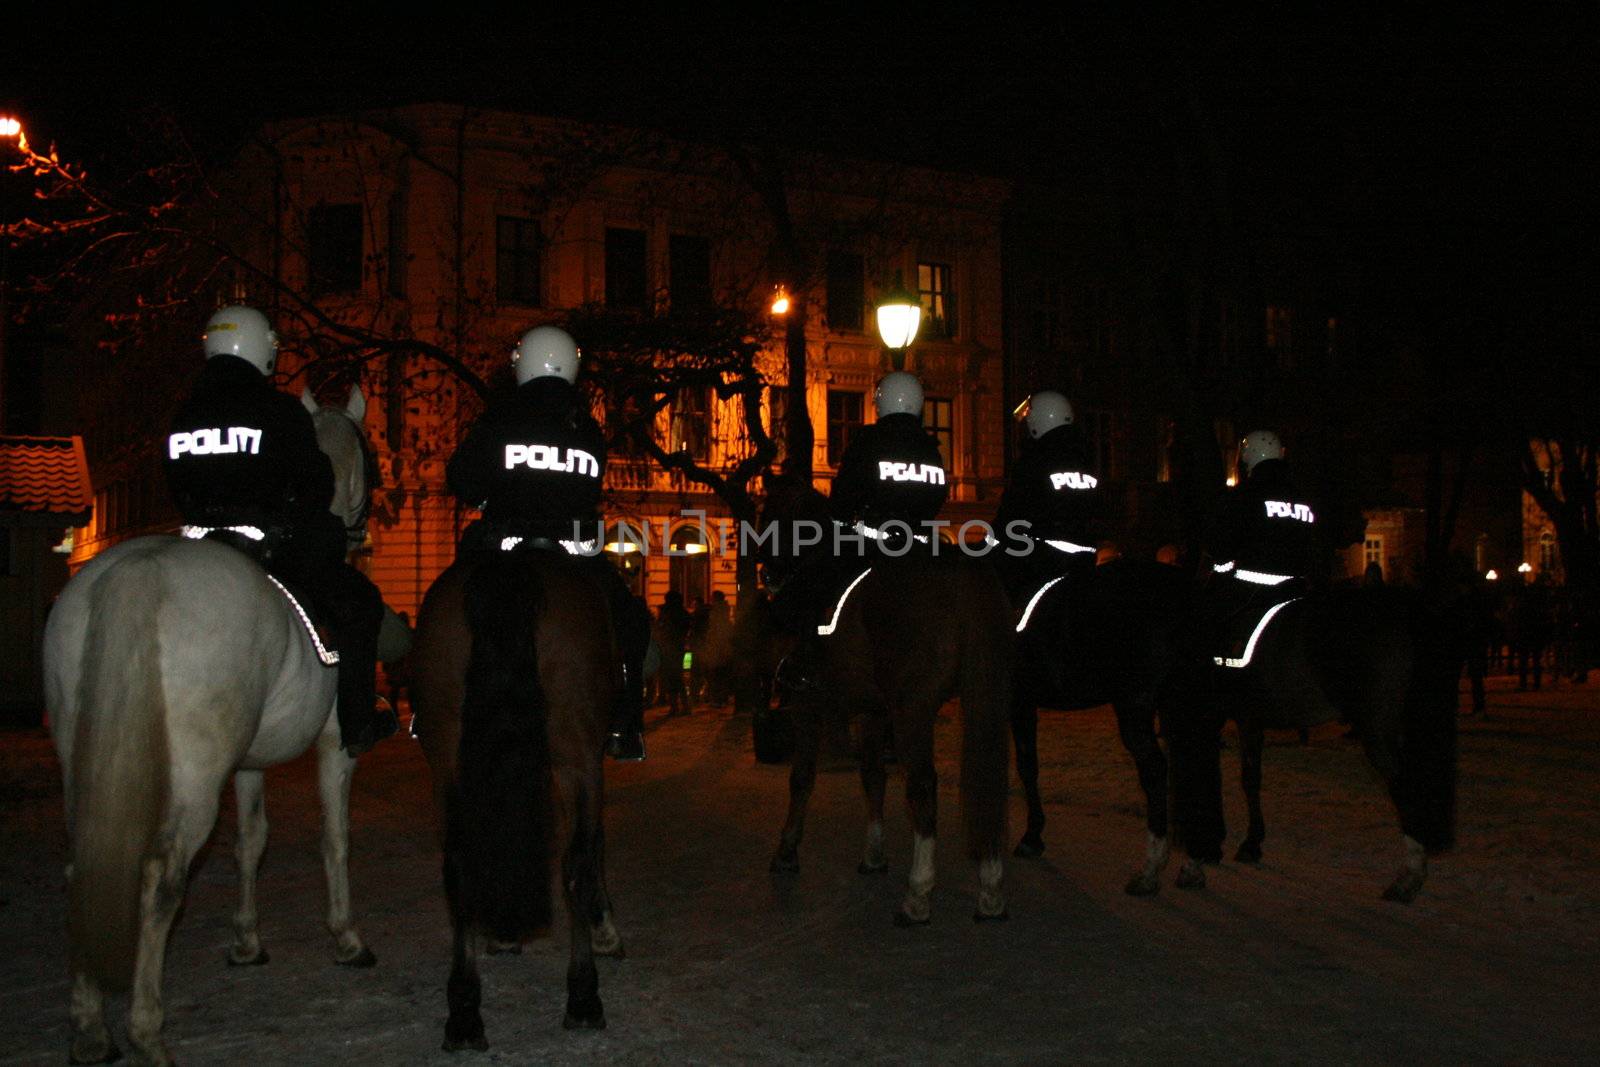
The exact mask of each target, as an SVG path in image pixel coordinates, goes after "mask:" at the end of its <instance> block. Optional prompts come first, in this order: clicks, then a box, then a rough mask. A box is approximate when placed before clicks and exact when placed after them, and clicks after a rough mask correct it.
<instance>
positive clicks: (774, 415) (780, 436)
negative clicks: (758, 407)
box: [767, 385, 789, 466]
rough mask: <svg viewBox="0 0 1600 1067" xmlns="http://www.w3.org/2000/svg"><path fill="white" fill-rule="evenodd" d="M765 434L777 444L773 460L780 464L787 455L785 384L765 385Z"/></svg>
mask: <svg viewBox="0 0 1600 1067" xmlns="http://www.w3.org/2000/svg"><path fill="white" fill-rule="evenodd" d="M767 435H768V436H769V437H771V438H772V442H773V444H775V445H777V446H778V454H777V455H776V456H774V457H773V462H774V463H775V464H777V465H779V466H782V465H783V461H784V459H785V458H786V457H787V456H788V455H789V387H788V386H787V385H769V386H768V387H767Z"/></svg>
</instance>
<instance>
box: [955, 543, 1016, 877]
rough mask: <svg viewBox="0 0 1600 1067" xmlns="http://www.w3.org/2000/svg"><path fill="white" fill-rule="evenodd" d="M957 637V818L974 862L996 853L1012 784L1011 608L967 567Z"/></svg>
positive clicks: (995, 588) (1002, 838) (997, 590)
mask: <svg viewBox="0 0 1600 1067" xmlns="http://www.w3.org/2000/svg"><path fill="white" fill-rule="evenodd" d="M971 573H972V574H973V575H974V578H975V580H974V581H973V582H972V585H973V586H975V588H973V589H971V590H970V592H971V593H972V594H973V595H972V597H971V598H970V601H968V602H965V603H963V605H962V607H961V613H962V615H963V616H964V618H965V619H966V625H965V627H964V629H965V632H964V633H963V634H962V642H961V673H960V689H961V817H962V820H963V822H964V823H965V825H966V838H967V853H968V856H969V858H971V859H972V860H974V861H982V860H985V859H993V858H994V857H995V856H997V855H999V853H1000V851H1001V849H1002V848H1003V847H1004V842H1005V839H1006V833H1007V829H1006V820H1007V815H1008V809H1009V804H1010V788H1011V763H1010V748H1009V746H1010V739H1011V669H1012V668H1011V647H1010V637H1011V632H1012V624H1011V613H1010V607H1009V604H1008V602H1007V600H1006V596H1005V592H1004V591H1003V590H1002V589H1001V587H1000V585H999V583H998V581H995V582H990V583H985V582H984V581H983V580H982V577H981V575H980V572H978V571H976V570H974V571H973V572H971Z"/></svg>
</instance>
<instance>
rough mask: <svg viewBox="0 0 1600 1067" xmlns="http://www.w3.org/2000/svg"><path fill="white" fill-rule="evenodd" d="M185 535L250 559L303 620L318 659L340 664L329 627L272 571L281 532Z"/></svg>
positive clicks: (194, 530) (216, 530)
mask: <svg viewBox="0 0 1600 1067" xmlns="http://www.w3.org/2000/svg"><path fill="white" fill-rule="evenodd" d="M182 533H183V536H184V537H186V538H189V539H190V540H206V541H216V542H218V543H220V544H224V545H228V546H229V547H230V548H233V549H234V550H236V551H238V552H239V553H241V554H242V555H245V556H247V557H249V558H250V560H251V561H252V562H254V563H255V564H256V565H257V566H259V567H260V568H261V569H262V570H263V571H265V572H266V575H267V581H269V582H271V583H272V584H273V586H274V587H276V588H277V590H278V592H280V593H282V594H283V597H284V599H285V600H287V601H288V602H289V607H290V609H291V610H293V611H294V614H295V617H296V618H298V619H299V620H300V625H302V626H303V627H305V631H306V636H307V637H309V638H310V639H311V647H312V648H314V649H316V650H317V658H318V659H319V660H321V661H322V662H323V664H324V665H325V666H328V667H333V666H336V665H337V664H338V662H339V653H338V651H337V650H336V649H334V648H333V644H332V641H331V640H330V638H329V637H328V627H327V624H326V623H325V622H322V621H319V620H316V619H313V618H312V616H311V613H310V612H309V611H307V610H306V607H305V602H304V599H305V598H304V593H303V592H302V594H301V595H300V596H296V595H295V594H294V593H293V592H291V591H290V588H289V586H288V585H287V584H286V583H285V582H284V581H283V579H281V578H279V577H278V576H277V575H275V574H273V573H272V571H271V570H269V569H268V564H269V562H270V561H271V559H272V554H273V550H274V549H276V548H277V547H278V546H280V545H281V544H282V543H283V531H282V530H281V529H278V528H276V527H269V528H267V529H265V530H262V529H259V528H257V527H254V526H215V527H210V526H185V527H184V528H183V531H182Z"/></svg>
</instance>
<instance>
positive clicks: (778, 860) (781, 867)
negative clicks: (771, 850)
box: [771, 852, 800, 874]
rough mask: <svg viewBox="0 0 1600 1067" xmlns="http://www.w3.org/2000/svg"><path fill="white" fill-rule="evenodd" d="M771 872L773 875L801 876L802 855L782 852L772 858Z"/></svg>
mask: <svg viewBox="0 0 1600 1067" xmlns="http://www.w3.org/2000/svg"><path fill="white" fill-rule="evenodd" d="M771 870H772V873H773V874H799V873H800V854H799V853H798V852H789V853H783V852H780V853H778V854H777V855H776V856H774V857H772V866H771Z"/></svg>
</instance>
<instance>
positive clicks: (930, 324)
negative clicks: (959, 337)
mask: <svg viewBox="0 0 1600 1067" xmlns="http://www.w3.org/2000/svg"><path fill="white" fill-rule="evenodd" d="M917 295H919V296H920V297H922V323H923V326H922V332H923V335H924V336H926V337H935V338H942V337H954V336H955V335H956V306H955V298H954V297H953V296H952V295H951V292H950V265H949V264H948V263H918V264H917Z"/></svg>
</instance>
